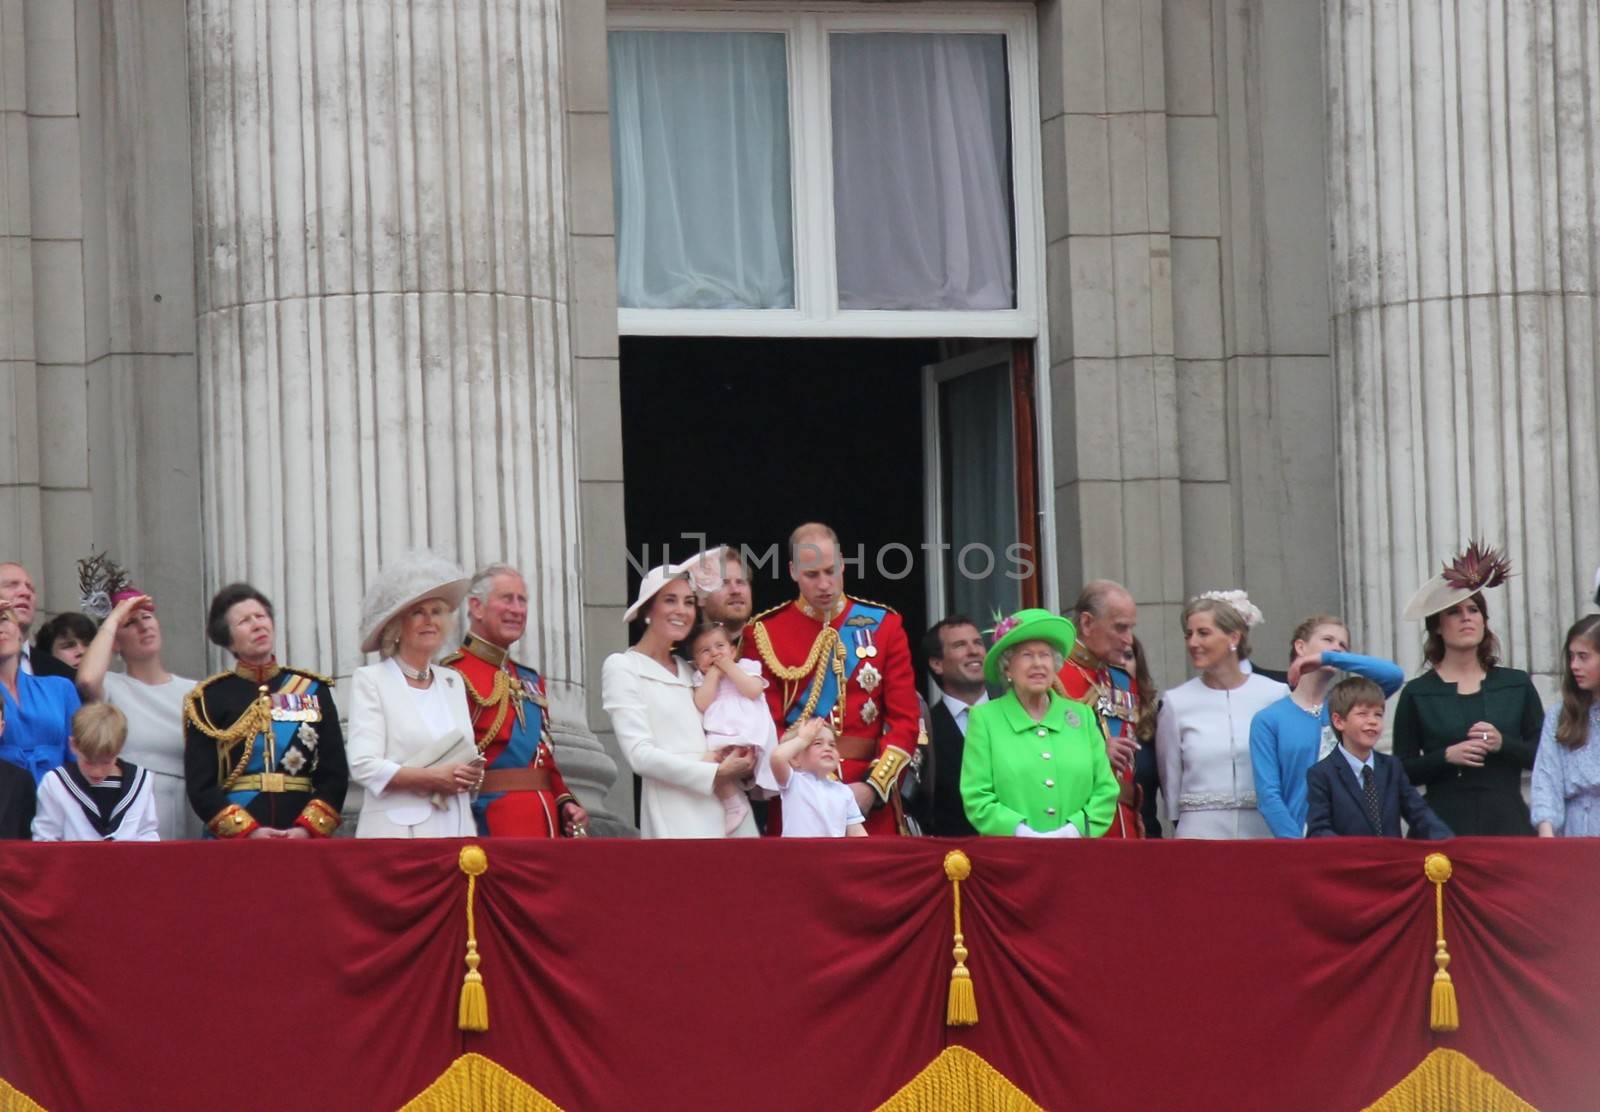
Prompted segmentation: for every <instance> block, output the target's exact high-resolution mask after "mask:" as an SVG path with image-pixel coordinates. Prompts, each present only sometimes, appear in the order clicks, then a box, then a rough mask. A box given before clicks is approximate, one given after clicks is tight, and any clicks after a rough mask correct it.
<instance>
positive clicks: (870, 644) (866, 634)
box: [856, 629, 878, 660]
mask: <svg viewBox="0 0 1600 1112" xmlns="http://www.w3.org/2000/svg"><path fill="white" fill-rule="evenodd" d="M877 655H878V646H877V643H876V641H875V640H874V639H873V636H872V630H870V629H858V630H856V656H857V657H859V658H860V659H862V660H871V659H872V658H873V657H875V656H877Z"/></svg>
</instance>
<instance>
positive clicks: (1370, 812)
mask: <svg viewBox="0 0 1600 1112" xmlns="http://www.w3.org/2000/svg"><path fill="white" fill-rule="evenodd" d="M1383 707H1384V697H1383V689H1382V688H1381V687H1379V686H1378V685H1377V684H1375V683H1373V682H1372V681H1371V680H1369V679H1366V678H1365V677H1363V676H1351V677H1350V678H1348V679H1344V680H1340V681H1339V682H1338V683H1336V684H1334V686H1333V690H1332V691H1330V692H1328V719H1329V721H1330V722H1331V723H1332V725H1333V732H1334V733H1335V734H1336V735H1337V736H1338V738H1339V744H1338V745H1337V746H1335V747H1334V750H1333V752H1332V753H1329V754H1328V755H1327V756H1326V757H1324V758H1323V759H1322V760H1320V761H1318V762H1317V763H1316V764H1314V765H1312V766H1311V770H1310V771H1309V772H1307V773H1306V793H1307V804H1308V805H1307V810H1306V837H1308V838H1316V837H1327V836H1330V835H1338V834H1344V835H1357V836H1361V837H1368V838H1373V837H1383V838H1398V837H1400V820H1401V818H1404V819H1405V820H1406V825H1407V826H1409V827H1410V828H1411V836H1412V837H1413V838H1448V837H1450V836H1451V832H1450V828H1449V827H1448V826H1446V825H1445V824H1444V823H1443V822H1442V821H1441V820H1440V818H1439V816H1437V815H1435V814H1434V813H1433V809H1432V808H1431V807H1429V806H1428V804H1427V803H1426V802H1425V801H1424V800H1423V798H1422V796H1421V795H1420V794H1419V793H1418V792H1417V789H1416V788H1414V787H1412V786H1411V780H1410V779H1409V778H1408V777H1407V776H1406V773H1405V769H1403V768H1402V767H1401V766H1400V762H1399V761H1397V760H1395V759H1394V758H1393V757H1391V756H1389V754H1387V753H1379V752H1377V751H1376V747H1377V744H1378V739H1379V738H1380V737H1382V736H1383Z"/></svg>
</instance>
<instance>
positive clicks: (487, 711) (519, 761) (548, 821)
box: [443, 564, 589, 838]
mask: <svg viewBox="0 0 1600 1112" xmlns="http://www.w3.org/2000/svg"><path fill="white" fill-rule="evenodd" d="M527 625H528V584H527V581H526V580H524V579H523V578H522V574H521V573H520V572H519V571H517V569H516V568H513V567H511V566H509V565H507V564H490V565H489V566H488V567H486V568H484V569H483V570H482V571H480V572H478V574H477V575H475V576H473V577H472V585H471V586H470V587H468V589H467V638H466V641H465V642H463V644H462V646H461V651H460V652H458V653H453V654H451V655H450V656H448V657H446V658H445V659H444V661H443V663H444V664H446V665H448V666H449V667H451V668H454V669H455V670H456V671H457V672H460V673H461V675H462V677H463V678H464V679H465V680H466V681H467V704H468V709H469V710H470V711H471V712H472V729H473V733H474V735H475V740H476V741H477V744H478V752H480V753H482V754H483V756H484V758H485V760H487V762H488V765H487V767H486V769H485V771H484V774H483V785H482V786H481V787H480V788H479V789H478V798H477V799H476V800H474V801H473V804H472V813H473V816H474V817H475V818H476V819H477V822H478V832H479V833H480V834H484V835H507V836H511V837H518V838H556V837H560V836H562V835H565V836H567V837H581V836H584V835H587V834H588V832H589V814H588V812H587V811H585V810H584V809H583V806H582V805H581V804H579V802H578V800H577V799H576V798H575V797H574V796H573V794H572V793H571V792H570V791H568V790H567V782H566V781H565V780H563V779H562V778H561V770H560V769H559V768H557V767H556V754H555V746H554V745H553V744H552V743H551V740H550V705H549V702H548V701H547V700H546V698H545V687H544V678H543V677H542V676H540V675H539V673H538V672H536V671H534V670H533V669H532V668H530V667H529V666H528V665H526V664H523V663H521V662H519V661H516V660H513V659H512V658H511V646H512V645H515V644H516V643H517V642H518V641H520V640H522V633H523V630H525V629H526V628H527Z"/></svg>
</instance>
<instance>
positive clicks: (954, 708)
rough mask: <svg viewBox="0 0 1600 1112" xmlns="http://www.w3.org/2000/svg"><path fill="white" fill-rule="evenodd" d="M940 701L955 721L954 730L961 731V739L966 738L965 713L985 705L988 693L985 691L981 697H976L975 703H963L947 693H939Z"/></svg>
mask: <svg viewBox="0 0 1600 1112" xmlns="http://www.w3.org/2000/svg"><path fill="white" fill-rule="evenodd" d="M940 700H941V701H942V702H943V703H944V707H945V709H946V710H948V711H949V712H950V717H951V718H954V719H955V720H956V729H958V730H960V731H961V736H962V737H966V736H967V712H968V711H969V710H971V709H972V708H973V707H976V706H980V705H982V704H983V703H987V702H988V701H989V693H988V692H987V691H985V692H984V693H983V694H982V695H979V696H978V698H977V700H976V701H975V702H971V703H963V702H962V701H961V700H960V699H957V698H956V697H955V696H954V695H952V694H950V693H949V692H948V691H944V692H941V693H940Z"/></svg>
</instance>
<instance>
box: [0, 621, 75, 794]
mask: <svg viewBox="0 0 1600 1112" xmlns="http://www.w3.org/2000/svg"><path fill="white" fill-rule="evenodd" d="M0 698H3V699H4V701H5V716H6V725H5V733H3V734H0V761H9V762H10V763H12V764H14V765H16V766H17V767H18V768H21V769H22V770H24V771H25V772H27V773H28V774H29V775H30V776H32V777H33V783H34V786H35V787H37V786H38V784H39V781H40V780H41V779H42V778H43V777H44V775H45V773H47V772H49V771H50V770H51V769H52V768H56V767H57V766H59V765H62V764H64V763H66V761H67V760H68V754H67V736H68V735H69V734H70V733H71V732H72V716H73V715H74V714H76V713H77V710H78V706H79V700H78V689H77V688H75V687H73V686H72V681H71V680H66V679H62V678H61V677H60V676H31V675H29V674H28V673H27V672H24V671H23V670H22V629H21V627H20V626H18V625H17V618H16V615H15V614H14V613H13V612H12V610H11V605H10V604H9V603H6V602H3V601H0Z"/></svg>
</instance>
